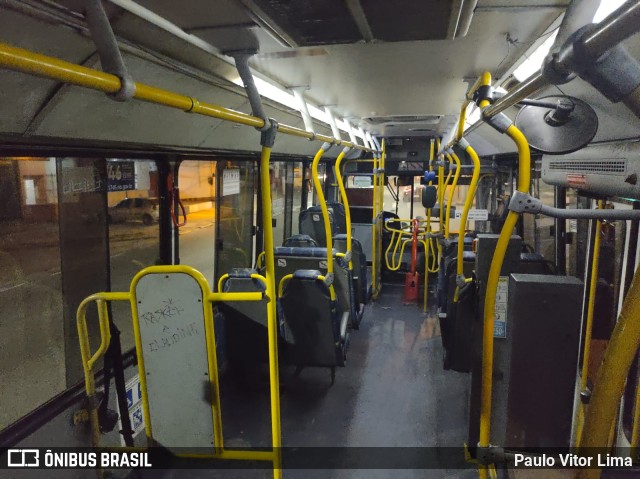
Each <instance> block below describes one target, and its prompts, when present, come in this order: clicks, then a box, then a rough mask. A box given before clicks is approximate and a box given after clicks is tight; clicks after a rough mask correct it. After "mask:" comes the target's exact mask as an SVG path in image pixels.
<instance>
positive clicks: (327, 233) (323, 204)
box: [311, 143, 336, 300]
mask: <svg viewBox="0 0 640 479" xmlns="http://www.w3.org/2000/svg"><path fill="white" fill-rule="evenodd" d="M329 148H331V144H330V143H323V144H322V146H321V147H320V149H319V150H318V152H317V153H316V155H315V156H314V157H313V163H311V177H312V179H313V187H314V188H315V189H316V195H317V196H318V203H319V204H320V209H321V210H322V220H323V222H324V237H325V241H326V244H327V275H330V274H333V238H332V237H331V223H330V221H329V208H327V201H326V200H325V198H324V192H323V191H322V185H321V184H320V177H319V176H318V165H319V164H320V158H322V155H324V153H325V151H327V150H328V149H329ZM329 292H330V295H331V299H332V300H335V299H336V293H335V290H334V289H333V284H330V285H329Z"/></svg>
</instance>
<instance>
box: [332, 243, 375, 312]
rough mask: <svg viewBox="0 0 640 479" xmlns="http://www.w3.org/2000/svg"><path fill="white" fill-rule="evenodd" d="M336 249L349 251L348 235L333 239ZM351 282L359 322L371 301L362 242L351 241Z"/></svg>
mask: <svg viewBox="0 0 640 479" xmlns="http://www.w3.org/2000/svg"><path fill="white" fill-rule="evenodd" d="M333 244H334V246H335V248H336V249H337V250H338V251H340V252H342V253H344V252H346V251H347V235H336V236H334V238H333ZM351 265H352V267H353V271H352V277H351V280H352V282H353V293H354V305H355V306H356V308H357V315H358V322H359V320H360V319H362V313H363V312H364V304H366V303H367V302H368V300H369V298H368V294H367V293H368V288H367V258H366V256H365V254H364V252H363V251H362V245H361V244H360V241H358V240H357V239H355V238H352V239H351Z"/></svg>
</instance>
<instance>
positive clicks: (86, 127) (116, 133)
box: [32, 55, 244, 146]
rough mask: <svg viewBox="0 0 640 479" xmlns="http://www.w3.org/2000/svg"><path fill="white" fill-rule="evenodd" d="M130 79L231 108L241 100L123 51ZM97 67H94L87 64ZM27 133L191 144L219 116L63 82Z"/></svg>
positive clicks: (209, 129)
mask: <svg viewBox="0 0 640 479" xmlns="http://www.w3.org/2000/svg"><path fill="white" fill-rule="evenodd" d="M125 61H126V63H127V65H128V68H129V70H130V72H131V74H132V75H133V77H134V79H136V80H138V81H141V82H143V83H147V84H151V85H153V86H157V87H160V88H165V89H170V90H173V91H176V92H178V93H184V94H188V95H190V96H193V97H195V98H197V99H198V100H200V101H207V102H212V103H218V104H223V105H225V106H227V107H229V108H232V109H233V108H237V107H239V106H241V105H242V104H243V103H244V98H242V96H240V95H237V94H235V93H233V92H229V91H226V90H223V89H220V88H215V87H214V86H212V85H208V84H205V83H203V82H200V81H197V80H195V79H193V78H189V77H185V76H183V75H179V74H178V73H175V72H171V71H169V70H166V69H164V68H162V67H160V66H158V65H156V64H153V63H151V62H149V61H146V60H143V59H141V58H137V57H135V56H132V55H125ZM91 66H93V67H99V66H98V65H95V64H94V65H91ZM43 113H44V114H43V115H42V118H41V119H40V120H39V124H38V126H37V127H36V128H34V130H33V131H32V133H34V134H37V135H42V136H53V137H63V138H82V139H95V140H112V141H128V142H136V143H151V144H163V145H181V146H195V145H198V144H199V143H200V142H201V140H202V139H203V138H204V137H205V136H206V135H208V134H209V132H210V131H211V130H212V129H213V128H215V127H216V126H217V125H218V124H219V123H220V120H217V119H215V118H206V117H203V116H200V115H188V114H186V113H184V112H181V111H178V110H174V109H171V108H167V107H163V106H159V105H153V104H149V103H144V102H141V101H138V100H133V101H130V102H126V103H120V102H116V101H113V100H111V99H110V98H108V97H107V96H106V95H105V94H103V93H101V92H97V91H92V90H88V89H85V88H80V87H75V86H65V87H63V89H62V90H61V91H60V92H59V94H58V95H56V98H54V99H53V100H52V102H51V104H50V105H48V107H47V111H46V112H43Z"/></svg>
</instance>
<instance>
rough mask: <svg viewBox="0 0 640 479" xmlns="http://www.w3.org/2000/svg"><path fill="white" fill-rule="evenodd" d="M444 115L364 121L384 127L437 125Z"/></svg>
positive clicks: (394, 117) (366, 119) (409, 116)
mask: <svg viewBox="0 0 640 479" xmlns="http://www.w3.org/2000/svg"><path fill="white" fill-rule="evenodd" d="M441 118H442V115H389V116H370V117H367V118H363V120H364V121H366V122H367V123H369V124H371V125H383V124H385V123H428V124H436V123H438V122H439V121H440V119H441Z"/></svg>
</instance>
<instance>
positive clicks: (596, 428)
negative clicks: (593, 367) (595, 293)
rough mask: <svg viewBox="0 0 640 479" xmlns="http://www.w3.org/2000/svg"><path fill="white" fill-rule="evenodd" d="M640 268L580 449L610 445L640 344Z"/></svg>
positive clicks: (594, 474)
mask: <svg viewBox="0 0 640 479" xmlns="http://www.w3.org/2000/svg"><path fill="white" fill-rule="evenodd" d="M639 317H640V268H638V269H636V273H635V275H634V277H633V281H632V282H631V287H630V288H629V291H628V292H627V296H626V297H625V299H624V302H623V303H622V308H621V310H620V314H619V316H618V321H617V323H616V326H615V328H613V333H612V334H611V338H610V339H609V344H608V345H607V349H606V350H605V353H604V359H603V360H602V364H601V366H600V368H599V369H598V374H597V376H596V381H595V385H594V388H593V393H592V394H591V401H590V402H589V408H588V409H587V412H586V415H585V421H584V428H583V430H582V441H581V444H580V451H583V452H584V454H585V455H592V453H590V451H592V450H593V448H604V447H607V443H608V440H609V435H610V432H611V427H612V425H613V423H614V421H615V418H616V415H617V413H618V405H619V404H620V398H621V397H622V393H623V392H624V385H625V382H626V379H627V375H628V374H629V368H630V367H631V364H632V363H633V359H634V358H635V356H636V353H637V352H638V347H639V346H640V321H638V318H639ZM578 477H579V478H580V479H596V478H599V477H600V469H599V468H598V469H595V468H593V469H582V470H581V471H580V472H579V476H578Z"/></svg>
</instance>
